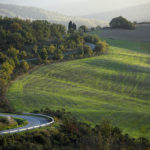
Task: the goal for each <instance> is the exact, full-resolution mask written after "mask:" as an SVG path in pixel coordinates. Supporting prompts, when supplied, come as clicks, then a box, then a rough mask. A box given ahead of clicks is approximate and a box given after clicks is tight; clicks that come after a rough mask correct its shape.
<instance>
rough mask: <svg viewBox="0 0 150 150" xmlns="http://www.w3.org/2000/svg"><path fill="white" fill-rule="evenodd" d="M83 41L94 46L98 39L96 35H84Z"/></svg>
mask: <svg viewBox="0 0 150 150" xmlns="http://www.w3.org/2000/svg"><path fill="white" fill-rule="evenodd" d="M84 40H85V42H88V43H93V44H96V43H97V42H98V41H99V40H100V39H99V37H98V36H97V35H90V34H85V35H84Z"/></svg>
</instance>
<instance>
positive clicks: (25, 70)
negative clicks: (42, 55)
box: [20, 61, 30, 72]
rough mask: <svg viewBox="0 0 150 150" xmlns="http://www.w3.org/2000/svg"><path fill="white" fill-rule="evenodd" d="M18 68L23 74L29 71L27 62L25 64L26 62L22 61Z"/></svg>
mask: <svg viewBox="0 0 150 150" xmlns="http://www.w3.org/2000/svg"><path fill="white" fill-rule="evenodd" d="M20 66H21V68H22V69H23V70H24V72H27V71H28V70H29V68H30V66H29V64H28V62H26V61H22V62H21V64H20Z"/></svg>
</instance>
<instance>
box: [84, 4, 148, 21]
mask: <svg viewBox="0 0 150 150" xmlns="http://www.w3.org/2000/svg"><path fill="white" fill-rule="evenodd" d="M116 16H124V17H126V18H128V19H129V20H131V21H138V22H143V21H150V3H148V4H143V5H139V6H135V7H129V8H126V9H120V10H116V11H110V12H104V13H97V14H89V15H87V16H84V17H86V18H94V19H100V20H104V21H110V20H111V19H112V18H114V17H116Z"/></svg>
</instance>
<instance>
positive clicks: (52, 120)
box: [0, 113, 55, 135]
mask: <svg viewBox="0 0 150 150" xmlns="http://www.w3.org/2000/svg"><path fill="white" fill-rule="evenodd" d="M23 114H24V115H34V116H39V117H40V116H41V117H45V118H47V119H48V120H51V121H50V122H48V123H45V124H42V125H37V126H33V127H28V128H24V129H16V130H12V131H6V132H5V131H4V132H2V133H0V135H5V134H13V133H18V132H23V131H29V130H33V129H37V128H41V127H46V126H49V125H51V124H53V123H54V122H55V121H54V119H53V118H52V117H50V116H47V115H43V114H34V113H23Z"/></svg>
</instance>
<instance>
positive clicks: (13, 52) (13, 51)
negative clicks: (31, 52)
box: [7, 47, 19, 64]
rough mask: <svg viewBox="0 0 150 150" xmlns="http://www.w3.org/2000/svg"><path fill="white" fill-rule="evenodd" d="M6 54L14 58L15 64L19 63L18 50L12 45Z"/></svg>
mask: <svg viewBox="0 0 150 150" xmlns="http://www.w3.org/2000/svg"><path fill="white" fill-rule="evenodd" d="M7 55H8V57H9V58H12V59H13V60H14V62H15V64H19V60H18V55H19V50H17V49H16V48H14V47H11V48H9V49H8V51H7Z"/></svg>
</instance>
